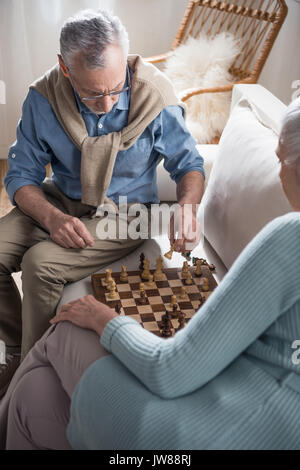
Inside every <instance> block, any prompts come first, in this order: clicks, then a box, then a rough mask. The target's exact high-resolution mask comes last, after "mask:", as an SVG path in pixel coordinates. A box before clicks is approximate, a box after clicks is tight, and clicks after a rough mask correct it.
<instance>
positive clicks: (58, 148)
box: [4, 72, 204, 205]
mask: <svg viewBox="0 0 300 470" xmlns="http://www.w3.org/2000/svg"><path fill="white" fill-rule="evenodd" d="M131 73H132V72H131ZM74 93H75V98H76V102H77V106H78V111H79V112H80V113H81V115H82V117H83V119H84V122H85V124H86V128H87V132H88V135H89V136H90V137H95V136H100V135H103V134H108V133H110V132H115V131H120V130H121V129H122V128H123V127H124V126H126V125H127V123H128V114H129V107H130V90H128V91H127V92H124V93H122V94H121V95H120V97H119V100H118V102H117V103H115V105H114V106H113V108H112V109H111V111H110V112H109V113H106V114H104V115H102V116H100V117H99V116H98V115H97V114H95V113H93V112H92V111H90V110H89V109H88V108H87V107H86V106H85V104H84V103H83V102H82V101H81V100H80V98H79V97H78V95H77V93H76V92H74ZM196 143H197V142H196V140H195V139H194V138H193V137H192V136H191V134H190V133H189V131H188V130H187V128H186V125H185V122H184V118H183V112H182V108H181V107H180V106H168V107H166V108H164V109H163V110H162V112H161V113H160V114H159V115H158V116H157V117H156V118H155V119H154V120H153V121H152V122H151V123H150V124H149V126H148V127H147V128H146V129H145V131H144V132H143V134H142V135H141V136H140V137H139V139H138V140H137V141H136V142H135V144H134V145H133V146H132V147H130V148H129V149H128V150H123V151H120V152H118V154H117V157H116V161H115V165H114V169H113V174H112V178H111V182H110V185H109V187H108V190H107V193H106V195H107V196H108V197H110V198H112V199H113V200H114V201H115V202H116V203H118V199H119V196H127V200H128V202H133V201H137V202H142V203H145V202H153V203H159V198H158V189H157V179H156V166H157V164H158V163H159V161H160V160H161V157H163V158H164V167H165V169H166V170H167V171H168V172H169V174H170V177H171V178H172V179H173V180H174V181H175V182H176V183H178V181H179V180H180V178H181V177H182V176H183V175H185V174H186V173H187V172H189V171H199V172H200V173H202V174H203V176H204V169H203V158H202V157H201V156H200V155H199V153H198V151H197V149H196V147H195V145H196ZM48 163H51V167H52V175H51V179H52V180H53V181H54V182H55V184H56V185H57V186H58V187H59V188H60V190H61V191H62V192H63V193H64V194H66V195H67V196H69V197H70V198H73V199H79V200H80V199H81V181H80V166H81V152H80V150H79V149H78V148H77V147H76V146H75V145H74V143H73V142H72V141H71V140H70V138H69V137H68V136H67V134H66V133H65V131H64V130H63V128H62V126H61V125H60V123H59V121H58V120H57V118H56V115H55V113H54V111H53V110H52V108H51V106H50V104H49V102H48V100H47V99H46V98H45V97H44V96H43V95H41V94H40V93H39V92H37V91H36V90H34V89H30V90H29V92H28V95H27V97H26V99H25V101H24V103H23V108H22V118H21V119H20V120H19V123H18V127H17V139H16V141H15V142H14V144H13V145H12V146H11V148H10V150H9V155H8V171H7V173H6V176H5V178H4V184H5V187H6V191H7V193H8V196H9V198H10V201H11V202H12V204H13V205H16V203H15V201H14V194H15V192H16V191H17V190H18V189H19V188H21V187H22V186H25V185H35V186H38V187H40V185H41V183H42V181H43V180H44V178H45V176H46V169H45V167H46V165H47V164H48Z"/></svg>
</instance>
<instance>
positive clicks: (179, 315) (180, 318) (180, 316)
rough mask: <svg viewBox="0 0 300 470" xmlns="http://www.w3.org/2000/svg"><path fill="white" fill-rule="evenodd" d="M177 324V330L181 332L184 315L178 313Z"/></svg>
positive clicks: (184, 322)
mask: <svg viewBox="0 0 300 470" xmlns="http://www.w3.org/2000/svg"><path fill="white" fill-rule="evenodd" d="M178 322H179V326H178V330H181V329H182V328H183V327H184V325H185V324H186V321H185V313H183V312H178Z"/></svg>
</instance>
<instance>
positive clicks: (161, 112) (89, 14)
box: [0, 10, 204, 393]
mask: <svg viewBox="0 0 300 470" xmlns="http://www.w3.org/2000/svg"><path fill="white" fill-rule="evenodd" d="M60 47H61V54H59V55H58V60H59V65H56V66H55V67H53V68H52V69H51V70H50V71H48V72H47V73H46V74H45V75H44V76H43V77H42V78H40V79H39V80H37V81H36V82H35V83H33V84H32V85H31V86H30V89H29V93H28V95H27V97H26V99H25V101H24V104H23V112H22V118H21V120H20V121H19V124H18V128H17V140H16V142H15V143H14V144H13V145H12V147H11V149H10V151H9V156H8V163H9V167H8V171H7V174H6V176H5V179H4V183H5V187H6V190H7V192H8V195H9V197H10V200H11V202H12V204H13V205H14V206H16V207H14V208H13V210H12V211H11V212H10V213H9V214H8V215H6V216H5V217H3V218H2V219H1V220H0V339H2V340H3V341H4V342H5V343H6V348H7V352H8V356H9V358H10V359H11V358H13V360H10V361H8V362H9V364H10V365H11V366H10V367H9V366H7V367H6V369H5V370H2V375H1V377H2V379H1V380H2V383H1V384H0V391H1V387H2V390H3V389H4V387H5V386H6V385H5V384H7V382H8V381H9V378H10V376H11V374H12V370H13V368H14V367H16V365H17V363H18V356H20V353H21V360H22V359H23V358H24V357H25V355H26V354H27V352H28V351H29V349H30V348H31V347H32V346H33V345H34V343H35V342H36V341H37V340H38V339H39V338H40V337H41V336H42V334H43V333H44V332H45V331H46V329H47V328H48V326H49V320H50V318H51V317H53V315H54V314H55V312H56V307H57V305H58V303H59V301H60V298H61V294H62V290H63V287H64V285H65V284H66V283H67V282H74V281H77V280H79V279H82V278H84V277H86V276H87V275H89V274H91V273H93V272H95V271H97V270H99V269H101V267H104V266H105V265H107V264H109V263H111V262H113V261H114V260H117V259H119V258H121V257H122V256H124V255H126V254H127V253H129V252H131V251H133V250H134V249H135V248H136V247H137V246H139V245H140V244H141V243H142V240H141V239H137V240H133V239H130V238H129V237H127V238H125V239H120V238H118V236H117V237H116V238H115V239H106V240H103V239H99V238H98V237H97V236H96V226H97V223H98V222H99V218H98V217H95V216H96V215H97V213H96V209H97V207H98V206H100V205H101V204H102V203H103V202H108V203H109V204H111V205H112V206H114V207H116V208H117V209H118V205H117V204H118V198H119V196H120V195H122V196H126V197H127V200H128V202H129V203H134V202H140V203H148V206H149V205H151V203H158V202H159V199H158V195H157V183H156V166H157V164H158V163H159V161H160V158H161V156H162V157H163V158H164V166H165V168H166V169H167V171H168V172H169V173H170V177H171V178H172V179H173V180H175V182H176V183H177V195H178V203H179V204H180V206H183V205H184V204H187V203H188V204H194V205H196V204H198V203H199V202H200V200H201V198H202V194H203V180H204V171H203V159H202V157H201V156H200V155H199V154H198V152H197V149H196V148H195V144H196V142H195V140H194V139H193V137H192V136H191V135H190V133H189V132H188V131H187V129H186V127H185V123H184V108H183V105H182V103H180V102H179V101H178V98H177V97H176V96H175V94H174V91H173V87H172V86H171V84H170V82H169V81H168V79H167V78H166V77H165V76H164V74H162V73H161V72H159V71H158V70H157V69H156V68H155V67H154V66H153V65H151V64H147V63H146V62H144V61H143V60H142V59H141V57H140V56H138V55H128V47H129V42H128V36H127V33H126V31H125V29H124V27H123V26H122V24H121V22H120V20H119V19H118V18H117V17H115V16H112V15H111V14H109V13H108V12H106V11H98V12H93V11H91V10H87V11H83V12H79V13H78V14H77V15H76V16H74V17H72V18H70V19H69V20H67V21H66V23H65V24H64V26H63V28H62V30H61V36H60ZM48 163H51V167H52V176H51V179H50V180H49V179H48V180H47V179H46V180H45V176H46V171H45V167H46V165H47V164H48ZM193 207H195V206H193ZM171 222H172V221H171ZM195 224H196V214H195V210H193V211H192V212H191V213H190V220H189V223H188V226H189V227H191V226H192V225H193V226H195ZM171 225H172V227H173V224H171ZM184 230H185V232H183V234H182V237H181V238H180V239H178V240H175V250H176V251H184V250H185V248H186V246H185V243H186V241H187V240H188V239H189V235H188V233H187V231H186V229H184ZM196 238H197V237H196ZM196 238H194V240H196ZM170 240H171V242H173V241H174V230H173V229H171V235H170ZM195 243H196V242H195ZM20 270H22V285H23V294H24V297H23V303H21V298H20V295H19V292H18V289H17V287H16V285H15V283H14V280H13V278H12V276H11V273H13V272H17V271H20ZM0 393H1V392H0Z"/></svg>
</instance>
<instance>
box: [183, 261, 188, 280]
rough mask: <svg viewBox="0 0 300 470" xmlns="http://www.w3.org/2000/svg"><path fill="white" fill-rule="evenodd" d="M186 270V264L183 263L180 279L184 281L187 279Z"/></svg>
mask: <svg viewBox="0 0 300 470" xmlns="http://www.w3.org/2000/svg"><path fill="white" fill-rule="evenodd" d="M188 270H189V265H188V262H187V261H184V262H183V266H182V271H181V279H186V278H187V273H188Z"/></svg>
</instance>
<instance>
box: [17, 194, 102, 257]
mask: <svg viewBox="0 0 300 470" xmlns="http://www.w3.org/2000/svg"><path fill="white" fill-rule="evenodd" d="M14 199H15V202H16V203H17V205H18V207H19V209H20V210H21V211H22V212H24V213H25V214H27V215H29V216H30V217H32V218H33V219H34V220H36V221H37V222H39V223H40V224H41V225H42V226H43V227H45V228H46V229H47V230H48V232H49V233H50V237H51V238H52V240H53V241H55V242H56V243H57V244H58V245H61V246H62V247H64V248H86V247H87V246H88V245H90V246H92V245H93V243H94V239H93V237H92V235H91V234H90V232H89V231H88V229H87V228H86V226H85V225H84V223H83V222H81V220H80V219H78V218H77V217H72V216H71V215H68V214H65V213H64V212H62V211H61V210H60V209H58V208H57V207H55V206H54V205H53V204H51V203H50V202H49V201H48V200H47V198H46V196H45V194H44V193H43V191H42V190H41V189H40V188H37V187H36V186H33V185H27V186H22V187H21V188H20V189H18V190H17V191H16V193H15V196H14Z"/></svg>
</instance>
